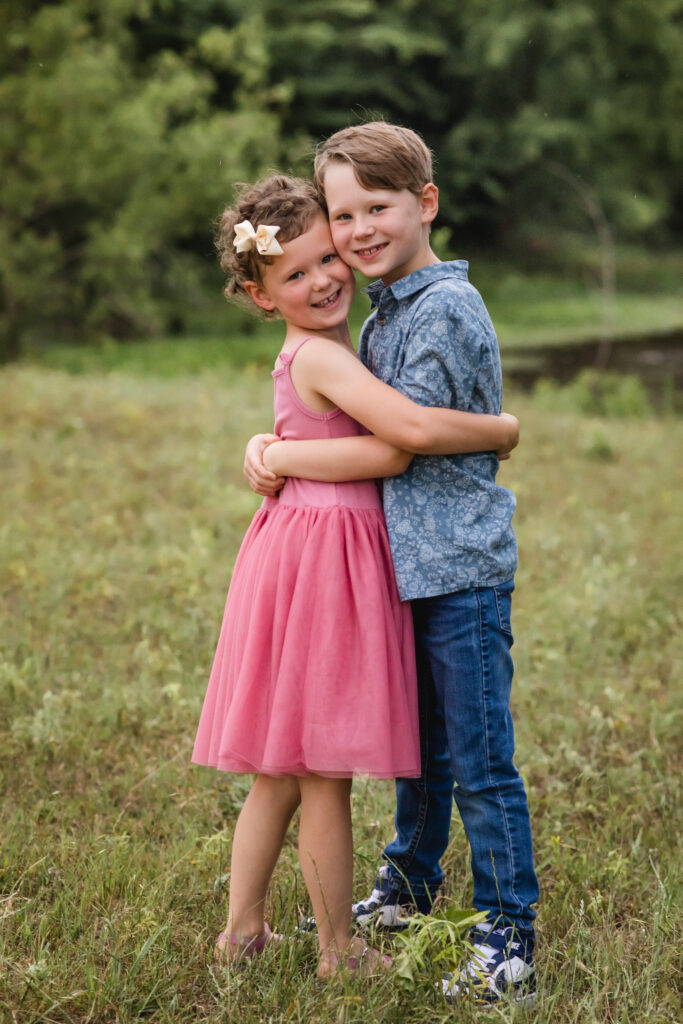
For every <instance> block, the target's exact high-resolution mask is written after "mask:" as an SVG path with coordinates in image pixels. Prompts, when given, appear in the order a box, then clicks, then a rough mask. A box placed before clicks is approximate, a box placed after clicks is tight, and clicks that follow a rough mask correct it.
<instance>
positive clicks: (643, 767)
mask: <svg viewBox="0 0 683 1024" xmlns="http://www.w3.org/2000/svg"><path fill="white" fill-rule="evenodd" d="M271 391H272V389H271V384H270V380H269V377H268V373H267V371H264V372H262V373H255V372H254V371H253V370H249V369H245V370H244V371H242V372H237V371H232V372H231V373H230V374H228V373H225V374H223V373H221V374H215V375H214V376H211V375H210V374H205V375H203V376H195V377H189V376H185V377H178V378H177V379H172V380H155V379H154V377H153V376H151V375H149V374H147V375H146V376H144V377H135V376H134V375H132V374H130V375H128V376H126V375H123V374H121V373H117V374H111V375H107V374H106V373H104V372H103V370H102V368H101V367H100V368H99V370H98V371H97V372H93V373H91V374H89V375H85V376H79V377H75V376H69V375H67V374H64V373H60V372H55V371H47V370H45V369H38V368H35V367H33V368H31V367H11V368H5V369H4V370H3V371H2V372H1V373H0V466H2V481H1V490H2V496H3V515H2V517H1V518H0V558H1V559H2V562H1V564H0V577H1V578H2V593H1V595H0V801H1V803H0V821H1V822H2V852H1V853H0V1020H2V1021H3V1024H4V1021H5V1019H6V1020H7V1021H12V1022H14V1021H17V1022H18V1024H23V1022H24V1021H36V1022H37V1021H40V1020H44V1021H55V1022H59V1024H81V1022H85V1021H92V1022H97V1024H134V1022H139V1021H140V1020H149V1021H151V1022H154V1024H232V1022H237V1021H239V1024H263V1022H264V1021H272V1022H273V1024H330V1022H335V1024H367V1022H368V1021H373V1022H378V1024H446V1022H450V1021H453V1020H454V1019H457V1021H458V1022H462V1024H477V1022H480V1021H481V1020H482V1016H481V1013H480V1012H478V1011H477V1010H476V1009H475V1008H473V1007H471V1006H469V1005H464V1006H461V1007H458V1008H457V1010H455V1011H454V1010H453V1008H449V1007H448V1006H447V1005H446V1004H445V1003H444V1001H443V1000H442V998H441V996H440V994H439V993H438V991H437V989H436V988H435V987H434V985H433V984H432V980H433V973H432V972H434V973H438V970H439V969H440V968H438V967H437V965H434V966H432V965H431V954H432V951H433V952H434V954H435V955H437V954H439V955H442V954H443V955H444V956H445V957H446V958H449V957H450V958H452V959H454V961H455V962H454V963H452V965H450V966H453V967H455V966H456V965H457V963H458V962H459V961H460V959H461V958H462V957H463V956H465V955H466V951H467V947H466V944H465V943H464V941H461V939H460V936H461V935H462V927H461V926H462V923H463V922H462V915H463V914H464V915H465V916H466V915H467V914H468V913H469V911H468V910H467V908H469V906H470V900H471V883H470V879H469V868H468V864H469V855H468V848H467V843H466V841H465V838H464V836H463V833H462V829H461V827H460V825H459V822H458V821H457V815H454V821H453V828H452V833H451V843H450V846H449V849H448V851H447V854H446V857H445V859H444V868H445V871H446V885H445V892H446V894H447V896H448V901H445V903H444V902H442V903H441V904H440V906H439V907H438V908H437V909H438V910H439V912H440V913H443V912H444V911H445V914H444V916H443V918H442V917H437V918H435V919H434V921H433V923H432V924H430V928H431V929H432V931H431V932H427V933H424V932H420V931H416V932H414V933H413V934H411V935H410V936H408V937H407V940H406V941H405V942H402V941H401V940H395V942H394V944H393V945H392V946H390V947H389V948H390V949H391V951H392V952H393V953H394V954H395V956H396V957H397V960H398V964H397V966H398V969H399V970H400V971H401V977H402V978H403V981H402V982H397V978H396V975H395V973H392V974H390V975H389V977H387V978H382V979H378V980H376V981H373V982H372V983H369V984H364V983H362V982H359V981H357V980H349V981H346V982H344V983H342V984H340V985H334V986H329V987H327V988H321V987H320V986H318V985H317V984H316V978H315V962H316V951H315V944H314V941H313V940H312V939H310V940H307V941H304V942H301V943H296V942H288V943H284V944H282V946H278V947H276V948H273V949H270V950H268V951H266V952H265V953H264V955H263V956H262V957H261V958H259V959H258V961H257V962H254V963H251V964H250V965H248V966H247V967H246V969H245V970H243V971H239V972H231V971H226V970H222V969H220V968H218V967H216V966H215V965H214V964H213V963H212V953H211V950H212V946H213V942H214V939H215V936H216V934H217V932H218V931H219V930H220V929H221V928H222V927H223V924H224V916H225V901H226V892H225V888H226V875H227V872H228V870H229V857H230V844H231V836H232V830H233V827H234V822H235V818H236V816H237V813H238V811H239V808H240V807H241V804H242V802H243V800H244V797H245V795H246V792H247V791H248V787H249V781H250V780H249V778H248V777H241V776H240V777H237V776H227V775H223V774H222V773H216V772H213V771H210V770H208V769H201V768H198V767H197V766H194V765H191V764H190V755H191V749H192V742H193V736H194V728H195V724H196V721H197V718H198V715H199V710H200V706H201V701H202V698H203V695H204V690H205V686H206V681H207V677H208V673H209V669H210V664H211V658H212V655H213V650H214V646H215V642H216V636H217V630H218V627H219V622H220V615H221V611H222V607H223V601H224V597H225V591H226V587H227V584H228V580H229V576H230V571H231V566H232V564H233V561H234V558H235V555H236V552H237V549H238V546H239V543H240V541H241V538H242V535H243V533H244V530H245V529H246V527H247V525H248V523H249V521H250V519H251V516H252V513H253V511H254V510H255V508H256V507H257V505H258V499H256V498H255V497H254V496H253V495H252V494H251V493H250V492H248V491H246V490H245V488H244V484H243V480H242V475H241V463H242V451H243V445H244V442H245V441H246V439H247V437H248V436H249V435H250V434H252V433H253V432H255V431H256V430H258V429H262V428H264V427H267V426H268V425H269V424H270V423H271V422H272V420H271V417H272V410H271ZM508 398H509V407H510V408H511V409H513V410H514V411H515V412H516V413H517V414H518V415H519V416H520V419H521V422H522V431H523V432H522V444H521V445H520V447H519V449H518V450H517V451H516V452H515V453H514V455H513V458H512V459H511V460H510V462H508V463H506V464H504V465H503V467H502V468H501V477H500V479H501V482H502V483H504V484H505V485H506V486H510V487H511V488H512V489H513V490H514V491H515V493H516V494H517V497H518V508H517V512H516V516H515V523H516V529H517V533H518V537H519V543H520V556H521V558H520V571H519V573H518V576H517V580H516V583H517V589H516V592H515V600H514V631H515V641H516V642H515V648H514V650H515V666H516V672H515V682H514V687H513V711H514V714H515V733H516V740H517V750H518V755H517V763H518V766H519V768H520V771H521V772H522V774H523V776H524V780H525V784H526V787H527V791H528V793H529V801H530V807H531V812H532V820H533V826H534V840H535V851H536V859H537V866H538V871H539V876H540V879H541V887H542V896H541V902H540V904H539V919H538V926H539V945H538V970H539V991H540V995H539V1001H538V1004H537V1006H536V1007H534V1008H532V1009H530V1010H529V1011H525V1012H522V1011H516V1010H515V1009H514V1008H511V1007H507V1006H503V1007H499V1008H497V1010H496V1012H495V1015H494V1016H493V1018H492V1019H495V1020H500V1021H505V1022H517V1021H522V1020H524V1021H525V1022H526V1021H528V1022H529V1024H531V1022H538V1024H547V1022H549V1021H552V1024H583V1022H595V1024H613V1022H614V1021H619V1024H642V1022H643V1021H647V1022H648V1024H677V1022H678V1021H680V1020H681V1009H682V1007H681V1001H680V986H679V984H678V982H679V980H680V977H679V974H678V973H677V972H678V971H679V969H680V964H679V962H678V960H679V957H678V951H679V950H680V945H681V934H680V920H681V917H680V909H681V908H680V902H681V892H682V891H683V887H682V884H681V883H682V880H681V870H680V868H681V865H680V850H679V846H680V840H679V837H680V834H681V830H682V822H681V808H682V807H683V802H682V801H681V792H680V780H681V756H680V755H681V749H680V714H681V693H680V687H679V686H678V685H677V684H678V682H679V677H680V665H681V656H682V653H683V652H682V649H681V637H682V636H683V630H682V629H681V621H680V619H681V616H680V608H678V607H677V605H676V603H675V601H673V600H672V595H674V594H676V593H679V592H680V587H681V565H682V564H683V557H682V556H683V551H682V550H681V543H682V538H681V530H680V523H679V518H680V517H679V516H678V515H677V512H678V504H677V502H678V496H679V494H680V491H681V485H682V484H683V480H681V472H682V468H683V458H681V451H682V447H683V424H682V423H681V421H680V420H677V419H674V418H669V419H659V418H657V419H654V418H638V419H635V418H634V419H629V418H624V419H619V420H615V419H608V418H598V417H591V418H586V416H585V415H584V414H583V413H578V412H576V411H571V412H564V411H562V410H561V409H559V408H557V407H554V408H552V409H545V408H539V407H538V406H537V404H536V402H535V401H533V400H528V399H523V398H522V397H521V396H519V395H516V396H515V395H510V396H508ZM597 431H599V432H600V433H601V434H602V436H603V438H604V441H605V442H606V443H607V444H608V445H609V446H610V449H611V450H612V452H613V457H612V458H611V459H610V460H609V461H595V460H593V459H590V458H586V454H585V452H586V447H587V446H588V445H590V443H591V439H592V438H593V436H594V435H595V433H596V432H597ZM393 809H394V792H393V785H392V784H391V783H390V782H386V783H383V782H374V781H367V780H359V781H358V782H357V783H355V784H354V790H353V818H354V845H355V853H356V883H355V885H356V891H357V892H358V893H360V894H362V893H365V892H367V891H368V890H367V886H368V885H370V884H371V883H372V880H373V878H374V874H375V870H376V867H377V863H378V859H379V854H380V851H381V849H382V845H383V843H384V841H386V839H387V838H388V837H389V836H390V835H391V834H392V830H393ZM295 839H296V824H295V826H294V828H293V830H292V834H291V835H290V838H289V839H288V841H287V843H286V846H285V850H284V853H283V856H282V858H281V861H280V863H279V866H278V869H277V873H276V876H275V880H274V885H273V887H272V891H271V893H270V895H269V898H268V906H267V913H268V917H269V920H270V922H271V924H272V925H273V926H274V927H277V928H278V930H282V931H285V932H289V933H291V932H292V931H293V929H294V927H295V926H296V923H297V920H298V918H299V917H300V916H301V915H302V914H303V913H305V912H307V910H308V906H307V899H306V894H305V889H304V886H303V883H302V879H301V874H300V871H299V868H298V866H297V858H296V849H295ZM453 908H454V909H453ZM460 908H462V911H461V910H460ZM444 920H445V921H446V922H450V923H451V925H453V926H454V927H453V930H452V934H450V933H449V926H448V924H446V925H444V924H443V921H444ZM423 965H424V969H423ZM406 974H409V975H410V976H409V977H406ZM411 978H412V979H413V980H412V981H411Z"/></svg>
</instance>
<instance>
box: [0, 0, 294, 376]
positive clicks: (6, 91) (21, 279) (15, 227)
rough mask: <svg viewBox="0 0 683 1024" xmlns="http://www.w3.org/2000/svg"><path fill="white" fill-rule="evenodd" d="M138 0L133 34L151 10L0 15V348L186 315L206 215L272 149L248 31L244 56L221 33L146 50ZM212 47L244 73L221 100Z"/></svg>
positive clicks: (134, 331)
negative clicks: (140, 52) (4, 62)
mask: <svg viewBox="0 0 683 1024" xmlns="http://www.w3.org/2000/svg"><path fill="white" fill-rule="evenodd" d="M133 11H135V13H136V17H137V19H138V31H139V25H140V23H142V24H145V23H146V22H149V21H150V20H152V19H155V18H157V17H158V16H159V12H158V11H156V10H155V5H152V4H150V5H148V6H147V7H143V8H140V6H139V5H137V4H135V5H133V4H126V3H119V4H114V5H112V4H109V3H107V4H105V3H103V2H100V0H92V2H89V3H80V2H78V3H77V2H75V0H74V2H71V3H62V4H57V5H49V6H43V7H42V8H41V9H40V10H38V11H37V12H36V13H35V14H30V13H24V14H23V16H19V15H17V14H14V16H12V14H10V15H9V16H8V15H3V19H4V20H5V22H6V24H5V29H6V33H7V34H6V39H5V46H6V49H7V51H8V54H7V56H8V63H9V66H10V69H11V70H10V73H9V74H8V75H7V76H6V77H5V78H4V80H3V81H2V84H1V85H0V111H1V112H2V115H3V119H4V123H5V128H4V130H3V132H2V134H0V157H1V158H2V163H3V166H4V168H5V175H4V183H3V184H4V188H3V200H2V210H1V217H0V254H1V255H0V277H1V280H2V288H3V293H4V314H3V316H2V320H1V321H0V327H1V328H2V334H3V336H4V338H5V341H4V342H3V345H4V347H3V349H2V350H1V351H0V357H1V356H2V355H4V356H5V357H7V356H11V355H12V354H16V353H17V352H18V350H19V348H20V346H21V345H23V344H25V343H26V341H27V340H31V339H34V340H38V341H40V340H41V339H44V338H45V334H46V331H48V330H49V333H50V336H51V337H52V336H54V335H57V336H59V335H62V336H67V337H76V338H78V337H89V338H96V337H98V336H107V335H119V336H121V335H123V336H126V335H128V336H130V335H138V336H139V335H143V334H154V333H158V332H159V331H160V330H161V329H162V328H165V329H168V326H169V325H173V324H175V325H176V326H180V325H182V324H183V322H184V321H185V320H186V318H187V316H188V314H189V312H191V310H192V307H193V305H197V304H200V303H201V302H202V301H203V296H204V288H205V284H206V276H207V271H206V267H207V254H209V255H210V250H211V224H212V221H213V220H214V219H215V217H216V216H217V214H218V213H219V212H220V209H221V207H222V205H223V204H224V203H225V202H226V200H228V199H229V198H230V193H231V187H232V184H233V182H234V181H235V180H236V179H239V178H242V177H245V176H247V177H251V176H254V175H256V174H258V173H259V172H261V171H263V170H264V169H265V168H266V167H267V166H268V164H269V163H270V160H271V152H267V151H266V150H265V148H264V146H263V139H266V138H267V139H270V140H272V146H273V151H274V152H276V153H277V146H278V143H277V131H278V124H277V119H276V118H275V117H274V116H273V115H272V114H271V113H270V112H269V109H268V104H267V102H265V101H264V95H263V75H264V68H265V66H266V65H267V59H268V58H267V55H266V54H265V52H264V51H263V46H262V44H259V41H258V38H257V39H256V40H255V41H254V42H253V44H252V46H251V49H250V53H249V57H250V63H249V65H248V67H247V68H244V65H243V63H242V52H241V51H242V45H241V43H240V41H239V40H237V42H236V43H235V45H234V47H233V50H232V51H230V50H229V49H226V46H225V44H226V39H227V40H229V39H230V38H231V37H230V33H229V32H228V31H227V30H224V31H223V34H222V36H221V37H220V39H219V38H217V36H216V33H215V32H213V33H211V32H209V34H208V37H206V36H204V35H201V36H200V37H199V39H198V40H197V45H196V48H195V40H193V39H190V40H189V41H188V42H187V43H186V47H185V50H184V52H182V53H177V52H175V51H173V50H171V49H168V48H164V49H158V50H156V51H154V52H150V53H148V54H146V55H145V56H144V57H143V58H140V57H138V56H137V55H136V53H135V42H136V31H135V29H134V26H133V25H132V23H131V17H132V14H133ZM219 43H222V45H223V49H222V50H220V46H219ZM219 50H220V53H221V54H222V57H221V61H222V63H223V64H225V63H226V62H228V63H229V64H230V67H231V68H232V69H233V70H234V71H235V75H236V79H237V82H238V87H237V88H236V89H235V97H234V101H233V103H231V104H230V107H229V108H227V109H219V108H217V107H215V106H214V105H212V99H211V98H212V94H213V93H214V92H215V89H216V82H215V79H214V76H213V74H212V71H211V67H210V65H211V64H215V63H216V60H217V54H218V53H219ZM202 53H205V54H206V61H203V60H202V59H201V54H202ZM257 70H258V73H256V72H257ZM209 265H210V264H209ZM215 286H216V289H217V290H218V287H219V277H218V275H217V274H216V275H215Z"/></svg>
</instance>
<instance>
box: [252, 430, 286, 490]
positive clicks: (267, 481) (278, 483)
mask: <svg viewBox="0 0 683 1024" xmlns="http://www.w3.org/2000/svg"><path fill="white" fill-rule="evenodd" d="M279 440H280V438H279V437H278V436H277V434H255V435H254V436H253V437H252V438H251V439H250V440H249V441H248V442H247V447H246V449H245V452H244V467H243V472H244V475H245V477H246V478H247V483H248V484H249V486H250V487H251V489H252V491H255V492H256V494H261V495H263V497H264V498H274V497H275V496H276V494H277V492H278V491H279V490H280V488H281V487H282V486H283V484H284V482H285V478H284V477H283V476H275V473H271V471H270V470H269V469H266V467H265V466H264V465H263V453H264V451H265V450H266V448H267V447H268V445H269V444H272V443H273V441H279Z"/></svg>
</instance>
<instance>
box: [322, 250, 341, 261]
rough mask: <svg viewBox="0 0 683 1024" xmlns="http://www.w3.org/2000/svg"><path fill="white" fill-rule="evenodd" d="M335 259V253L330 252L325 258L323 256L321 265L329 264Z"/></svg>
mask: <svg viewBox="0 0 683 1024" xmlns="http://www.w3.org/2000/svg"><path fill="white" fill-rule="evenodd" d="M336 259H337V253H336V252H331V253H328V255H327V256H323V260H322V261H323V263H331V262H332V260H336Z"/></svg>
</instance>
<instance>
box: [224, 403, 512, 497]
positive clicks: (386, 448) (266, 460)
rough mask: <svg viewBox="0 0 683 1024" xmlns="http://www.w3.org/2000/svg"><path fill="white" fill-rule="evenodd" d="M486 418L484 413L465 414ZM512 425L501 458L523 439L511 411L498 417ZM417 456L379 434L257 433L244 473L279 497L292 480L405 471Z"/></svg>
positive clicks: (259, 488)
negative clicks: (289, 436) (296, 437)
mask: <svg viewBox="0 0 683 1024" xmlns="http://www.w3.org/2000/svg"><path fill="white" fill-rule="evenodd" d="M464 415H466V416H473V417H474V416H476V417H479V418H481V417H480V414H479V413H465V414H464ZM495 418H498V419H500V420H501V421H503V422H504V423H505V424H507V426H506V427H505V428H504V429H503V431H502V432H503V433H506V434H507V443H506V444H505V445H504V446H503V447H502V448H499V449H498V451H497V452H496V455H497V456H498V458H499V459H509V457H510V452H511V451H512V449H513V448H515V447H516V446H517V443H518V440H519V423H518V422H517V419H516V418H515V417H514V416H511V415H510V414H509V413H501V415H500V417H495ZM412 458H413V456H412V454H411V452H406V451H402V450H401V449H400V448H396V447H395V446H394V445H391V444H389V443H388V442H387V441H383V440H382V439H381V438H379V437H374V436H373V435H367V434H366V435H362V436H360V437H340V438H332V439H330V438H327V439H320V440H315V441H280V440H279V439H278V438H277V437H276V436H275V435H274V434H257V435H256V436H255V437H252V438H251V440H250V441H249V443H248V444H247V448H246V452H245V457H244V475H245V477H246V478H247V481H248V483H249V486H250V487H251V489H252V490H253V491H255V492H256V493H257V494H262V495H266V496H270V497H272V496H274V495H275V494H277V492H278V491H279V490H280V488H281V487H282V485H283V484H284V482H285V477H287V476H298V477H303V478H304V479H307V480H321V481H327V482H332V483H333V482H335V481H337V482H339V483H341V482H343V481H344V480H367V479H371V478H376V477H385V476H398V475H399V474H400V473H405V471H406V469H407V468H408V466H409V465H410V463H411V461H412Z"/></svg>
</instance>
